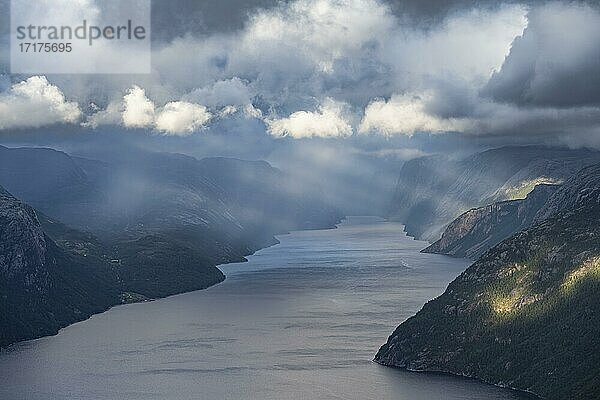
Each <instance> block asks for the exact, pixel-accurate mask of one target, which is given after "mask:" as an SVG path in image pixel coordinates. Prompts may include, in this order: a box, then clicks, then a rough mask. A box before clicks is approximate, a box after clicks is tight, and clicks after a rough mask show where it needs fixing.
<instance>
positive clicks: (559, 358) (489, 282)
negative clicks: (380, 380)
mask: <svg viewBox="0 0 600 400" xmlns="http://www.w3.org/2000/svg"><path fill="white" fill-rule="evenodd" d="M587 194H588V196H587V199H586V201H587V202H586V205H585V206H582V207H580V208H578V209H577V210H575V211H569V212H563V213H561V214H559V215H557V216H555V217H553V218H551V219H549V220H547V221H545V222H543V223H542V224H540V225H537V226H535V227H533V228H530V229H529V230H527V231H525V232H522V233H519V234H517V235H515V236H513V237H512V238H510V239H508V240H506V241H504V242H502V243H501V244H499V245H498V246H496V247H495V248H493V249H492V250H490V251H489V252H487V253H486V254H484V255H483V257H482V258H480V259H479V260H478V261H477V262H475V263H474V264H473V265H472V266H471V267H469V268H468V269H467V270H466V271H465V272H464V273H463V274H462V275H460V276H459V277H458V278H457V279H456V280H455V281H454V282H452V283H451V284H450V285H449V286H448V289H447V290H446V291H445V293H444V294H443V295H441V296H440V297H438V298H437V299H435V300H433V301H431V302H429V303H427V304H426V305H425V306H424V307H423V309H422V310H421V311H420V312H419V313H418V314H417V315H416V316H414V317H412V318H410V319H409V320H407V321H406V322H404V323H403V324H402V325H400V326H399V327H398V328H397V329H396V331H395V332H394V333H393V334H392V336H390V338H389V340H388V342H387V343H386V344H385V345H384V346H383V347H382V348H381V349H380V351H379V353H378V354H377V356H376V358H375V360H376V361H377V362H379V363H381V364H384V365H390V366H397V367H403V368H409V369H413V370H426V371H445V372H450V373H454V374H460V375H466V376H470V377H475V378H478V379H482V380H485V381H488V382H491V383H495V384H499V385H505V386H510V387H514V388H519V389H523V390H528V391H531V392H534V393H536V394H539V395H541V396H543V397H545V398H548V399H565V398H589V399H591V398H600V382H598V376H600V352H599V351H598V350H599V349H600V311H599V305H600V205H599V204H598V201H597V199H598V193H587Z"/></svg>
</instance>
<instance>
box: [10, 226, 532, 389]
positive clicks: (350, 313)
mask: <svg viewBox="0 0 600 400" xmlns="http://www.w3.org/2000/svg"><path fill="white" fill-rule="evenodd" d="M279 239H280V240H281V244H280V245H277V246H274V247H271V248H268V249H264V250H261V251H259V252H258V253H257V254H255V255H254V256H252V257H249V262H248V263H240V264H230V265H226V266H222V270H223V271H224V272H225V274H226V275H227V280H226V281H225V282H224V283H222V284H220V285H217V286H215V287H212V288H210V289H208V290H203V291H198V292H193V293H187V294H183V295H178V296H173V297H170V298H167V299H162V300H158V301H154V302H148V303H140V304H132V305H126V306H120V307H116V308H113V309H111V310H110V311H108V312H106V313H104V314H100V315H96V316H93V317H92V318H90V319H89V320H87V321H84V322H82V323H78V324H75V325H72V326H70V327H68V328H66V329H63V330H62V331H61V332H60V333H59V335H57V336H54V337H48V338H43V339H39V340H35V341H30V342H26V343H21V344H18V345H15V346H13V347H11V348H9V349H8V350H6V351H4V352H2V353H0V398H1V399H10V400H21V399H28V400H29V399H33V400H37V399H40V400H42V399H43V400H52V399H61V400H63V399H86V400H87V399H94V400H96V399H97V400H108V399H130V400H137V399H140V400H142V399H143V400H147V399H167V400H183V399H207V400H208V399H210V400H214V399H257V400H259V399H260V400H269V399H273V400H274V399H356V400H364V399H406V400H421V399H422V400H435V399H490V400H491V399H518V398H524V397H521V395H519V394H517V393H514V392H511V391H508V390H504V389H500V388H496V387H493V386H488V385H485V384H482V383H479V382H476V381H473V380H467V379H462V378H455V377H450V376H444V375H435V374H418V373H410V372H406V371H402V370H396V369H391V368H386V367H382V366H379V365H377V364H374V363H372V362H371V360H372V358H373V357H374V355H375V353H376V352H377V349H378V348H379V346H381V345H382V344H383V343H385V341H386V339H387V337H388V336H389V335H390V334H391V333H392V331H393V330H394V329H395V327H396V326H397V325H398V324H399V323H400V322H401V321H403V320H404V319H406V318H408V317H410V316H411V315H413V314H414V313H415V312H417V311H418V310H419V309H420V308H421V306H422V305H423V303H424V302H426V301H427V300H430V299H431V298H433V297H435V296H437V295H439V294H440V293H441V292H442V291H443V290H444V288H445V287H446V286H447V284H448V283H449V282H450V281H451V280H452V279H453V278H454V277H456V276H457V275H458V274H459V273H460V272H462V271H463V270H464V269H465V268H466V267H467V265H468V262H467V261H466V260H459V259H452V258H449V257H445V256H440V255H434V254H421V253H419V250H420V249H422V248H423V247H425V245H426V243H425V242H420V241H415V240H413V239H412V238H409V237H407V236H406V234H405V233H404V231H403V227H402V225H400V224H397V223H389V222H383V221H381V220H378V219H377V218H371V217H350V218H348V219H347V220H345V221H344V222H343V223H342V224H340V226H339V228H338V229H334V230H322V231H303V232H294V233H292V234H290V235H284V236H281V237H280V238H279Z"/></svg>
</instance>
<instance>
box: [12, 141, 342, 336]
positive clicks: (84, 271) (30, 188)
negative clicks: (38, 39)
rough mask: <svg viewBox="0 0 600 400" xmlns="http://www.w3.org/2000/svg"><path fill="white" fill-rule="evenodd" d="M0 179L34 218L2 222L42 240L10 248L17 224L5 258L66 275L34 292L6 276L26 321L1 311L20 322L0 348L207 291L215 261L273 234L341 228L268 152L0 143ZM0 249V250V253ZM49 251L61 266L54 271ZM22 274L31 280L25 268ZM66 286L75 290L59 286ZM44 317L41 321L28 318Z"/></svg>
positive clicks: (243, 252)
mask: <svg viewBox="0 0 600 400" xmlns="http://www.w3.org/2000/svg"><path fill="white" fill-rule="evenodd" d="M0 184H1V185H5V187H6V188H8V189H9V190H10V191H14V194H15V196H17V197H19V198H21V199H23V203H22V202H20V201H19V200H16V199H15V198H14V197H12V195H9V194H8V192H5V193H6V194H5V196H6V199H4V201H5V202H6V204H7V207H8V209H10V210H12V209H13V208H15V207H16V206H15V204H19V205H20V206H19V207H21V208H22V209H23V210H28V211H27V215H28V216H29V217H28V219H23V218H21V217H19V218H21V219H22V220H18V219H17V217H18V216H20V215H22V214H23V211H19V212H16V213H15V212H13V213H12V214H10V215H9V214H7V217H6V220H5V221H4V222H2V224H0V229H5V228H6V227H9V228H10V227H11V226H13V225H15V224H16V225H19V226H20V225H23V226H26V227H27V229H26V230H25V228H22V229H24V230H25V231H26V232H29V233H28V234H30V236H32V238H37V239H36V240H37V241H38V242H39V243H40V244H39V246H38V247H36V246H34V240H33V239H32V240H28V241H26V242H24V245H23V246H24V247H22V248H17V249H16V250H15V249H13V248H12V247H10V246H12V245H15V246H18V239H17V236H18V235H19V233H18V232H17V233H16V234H15V235H13V234H12V233H11V235H10V237H9V236H6V237H3V238H1V239H0V246H6V247H7V248H6V251H5V254H7V255H6V256H5V257H12V258H14V259H15V260H17V261H15V262H17V263H19V262H21V261H18V260H19V258H18V257H23V256H22V255H23V254H24V255H25V256H27V257H34V256H35V257H38V256H36V254H38V253H39V254H41V255H40V256H39V257H38V258H35V259H32V260H31V261H30V262H29V264H27V265H26V266H25V267H26V268H30V269H31V270H32V271H36V273H37V272H39V273H40V275H39V277H38V275H36V279H38V278H39V279H40V280H42V281H43V280H44V279H46V281H47V280H48V279H49V280H50V282H59V283H60V284H58V283H56V284H52V283H48V284H47V285H41V286H40V285H34V287H38V286H40V287H43V288H45V289H44V291H43V293H42V292H41V294H39V295H37V294H36V295H35V296H33V295H32V294H31V288H30V287H28V286H23V284H21V283H19V282H15V281H13V280H9V279H8V278H9V276H8V275H7V277H6V278H7V279H6V280H3V279H1V277H0V280H1V281H2V282H1V283H0V284H2V285H5V286H3V287H2V290H3V291H2V292H0V293H10V295H8V294H7V295H5V296H4V298H5V305H6V306H7V307H14V309H15V310H20V311H18V312H15V313H13V312H11V313H5V314H4V316H5V317H4V318H9V319H10V318H21V317H20V315H23V318H25V320H24V321H23V324H19V323H15V322H14V321H9V320H5V321H2V320H0V327H2V328H3V327H5V326H14V328H11V329H10V331H11V332H12V333H10V332H9V331H7V333H6V334H5V335H6V336H5V337H3V338H2V341H1V342H0V346H2V345H5V344H7V343H11V342H12V341H16V340H21V339H26V338H30V337H38V336H41V335H44V334H49V333H54V332H55V331H56V330H57V329H58V328H60V327H62V326H65V325H67V324H68V323H71V322H73V321H76V320H79V319H83V318H87V317H88V316H89V315H91V314H92V313H94V312H99V311H102V310H104V309H106V308H107V307H109V306H111V305H114V304H119V303H121V302H129V301H139V300H144V299H152V298H158V297H164V296H168V295H172V294H176V293H182V292H187V291H191V290H198V289H203V288H206V287H208V286H211V285H213V284H215V283H218V282H221V281H222V280H223V279H224V278H225V277H224V275H223V274H222V273H221V271H220V270H219V269H218V268H216V266H217V265H219V264H224V263H229V262H239V261H243V260H244V257H245V256H247V255H249V254H252V253H253V252H255V251H256V250H258V249H260V248H263V247H265V246H269V245H273V244H275V243H277V241H276V239H275V238H274V236H273V235H275V234H279V233H284V232H287V231H289V230H293V229H307V228H328V227H333V226H334V225H335V224H336V223H337V222H338V221H339V220H340V218H341V215H340V214H339V212H338V211H337V210H335V209H334V208H332V207H330V206H328V205H327V204H325V203H324V202H323V201H322V200H320V198H319V196H318V190H316V189H315V188H312V189H311V191H304V190H299V188H297V187H295V186H294V182H291V181H290V180H289V179H288V176H287V175H286V174H285V173H283V172H282V171H280V170H278V169H276V168H273V167H271V166H270V165H269V164H268V163H266V162H261V161H258V162H251V161H242V160H236V159H226V158H213V159H205V160H197V159H195V158H192V157H187V156H183V155H178V154H168V153H149V152H144V151H138V152H132V153H131V154H129V155H128V156H127V157H123V158H118V159H109V160H103V161H99V160H89V159H85V158H79V157H71V156H69V155H67V154H66V153H63V152H59V151H55V150H51V149H28V148H21V149H9V148H6V147H1V146H0ZM8 199H10V201H9V200H8ZM25 202H26V203H30V204H32V205H33V206H34V208H35V209H36V210H39V212H37V213H36V212H34V211H33V208H31V207H29V206H28V205H25ZM23 215H25V214H23ZM13 220H15V221H17V220H18V222H14V221H13ZM63 223H65V224H66V225H65V224H63ZM87 232H92V233H87ZM14 252H17V253H15V254H22V255H21V256H12V254H13V253H14ZM19 252H20V253H19ZM2 256H3V252H2V251H0V262H2V260H3V258H2ZM15 257H17V258H15ZM12 258H11V259H12ZM48 260H51V261H48ZM53 260H59V261H60V264H59V267H60V268H49V265H54V264H53V263H54V262H55V261H53ZM49 262H50V264H48V263H49ZM56 263H58V261H56ZM11 265H12V264H11ZM6 268H9V267H6ZM54 273H56V274H54ZM98 274H100V275H102V279H100V278H98V276H97V275H98ZM45 277H47V278H45ZM19 279H21V281H22V282H29V281H31V279H32V277H31V275H30V274H29V273H28V272H27V271H25V272H23V276H22V277H21V278H19ZM63 280H64V282H63ZM46 281H44V282H46ZM90 282H91V283H90ZM94 282H98V285H96V286H94V285H95V284H96V283H94ZM102 282H105V284H103V283H102ZM63 283H64V285H63ZM61 285H63V286H61ZM69 285H71V286H69ZM77 285H79V286H77ZM75 286H77V287H75ZM70 287H73V289H74V290H73V293H72V294H70V295H64V294H60V293H62V292H68V291H69V288H70ZM53 290H54V291H53ZM5 291H6V292H5ZM61 291H62V292H61ZM56 296H59V297H56ZM96 297H98V301H96ZM6 299H9V300H6ZM35 299H37V300H35ZM9 301H10V302H9ZM32 302H33V303H32ZM48 307H50V308H48ZM61 307H64V309H65V310H66V311H64V312H63V311H61V310H62V308H61ZM7 309H9V308H7ZM70 310H72V311H70ZM71 312H72V315H71V314H69V313H71ZM13 314H14V315H13ZM39 315H44V317H41V319H42V320H43V321H41V322H40V321H37V322H35V323H34V322H31V321H30V320H29V319H28V318H33V319H35V318H38V316H39ZM3 334H4V333H3Z"/></svg>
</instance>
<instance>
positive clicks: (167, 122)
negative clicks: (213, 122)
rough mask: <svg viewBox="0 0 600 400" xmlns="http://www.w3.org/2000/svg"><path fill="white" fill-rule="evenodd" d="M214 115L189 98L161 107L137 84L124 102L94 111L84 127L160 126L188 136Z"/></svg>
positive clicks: (158, 128)
mask: <svg viewBox="0 0 600 400" xmlns="http://www.w3.org/2000/svg"><path fill="white" fill-rule="evenodd" d="M93 108H96V107H95V106H94V107H93ZM211 118H212V114H211V113H210V112H209V111H208V109H207V108H206V107H205V106H203V105H199V104H196V103H191V102H188V101H171V102H168V103H167V104H165V105H164V106H163V107H160V108H158V109H157V107H156V105H155V104H154V102H153V101H152V100H150V99H149V98H148V97H147V96H146V91H145V90H144V89H142V88H141V87H139V86H137V85H133V86H132V87H131V88H130V89H129V90H128V91H127V94H125V96H123V99H122V100H121V101H115V102H111V103H110V104H109V105H108V106H107V108H106V109H105V110H99V111H97V112H96V113H94V114H92V115H91V116H90V117H89V118H88V120H87V121H86V123H85V124H84V126H88V127H93V128H97V127H99V126H100V125H122V126H124V127H125V128H137V129H139V128H148V129H156V130H157V131H159V132H162V133H164V134H166V135H172V136H187V135H190V134H192V133H194V132H195V131H197V130H198V129H200V128H202V127H203V126H204V125H205V124H206V123H207V122H208V121H209V120H210V119H211Z"/></svg>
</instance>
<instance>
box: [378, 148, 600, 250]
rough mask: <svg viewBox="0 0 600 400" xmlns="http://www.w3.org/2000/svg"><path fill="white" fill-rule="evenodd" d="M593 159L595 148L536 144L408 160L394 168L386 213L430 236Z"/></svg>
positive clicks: (431, 238) (412, 232)
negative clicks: (394, 182)
mask: <svg viewBox="0 0 600 400" xmlns="http://www.w3.org/2000/svg"><path fill="white" fill-rule="evenodd" d="M597 162H600V153H598V152H594V151H588V150H569V149H555V148H546V147H538V146H523V147H518V146H513V147H502V148H498V149H492V150H487V151H484V152H482V153H478V154H474V155H472V156H470V157H468V158H466V159H463V160H448V159H446V158H442V157H428V158H421V159H416V160H411V161H409V162H407V163H406V164H405V166H404V167H403V169H402V171H401V173H400V177H399V179H398V185H397V188H396V194H395V196H394V199H393V201H392V207H391V209H390V212H389V218H391V219H393V220H397V221H401V222H403V223H404V224H405V225H406V229H407V232H408V233H409V234H410V235H412V236H415V237H418V238H421V239H426V240H429V241H432V242H433V241H436V240H438V239H439V238H440V237H441V234H442V232H443V231H444V229H445V227H446V226H447V225H448V224H449V223H450V222H451V221H453V220H454V219H455V218H456V217H458V216H459V215H461V214H462V213H464V212H466V211H468V210H470V209H472V208H477V207H482V206H485V205H487V204H491V203H493V202H499V201H505V200H514V199H522V198H525V196H526V195H527V194H528V193H529V191H531V190H532V189H533V187H534V186H535V185H537V184H543V183H550V184H557V183H560V182H562V181H564V180H565V179H567V178H568V177H569V176H571V175H572V174H574V173H575V172H577V171H578V170H580V169H581V168H583V167H585V166H588V165H591V164H595V163H597Z"/></svg>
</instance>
